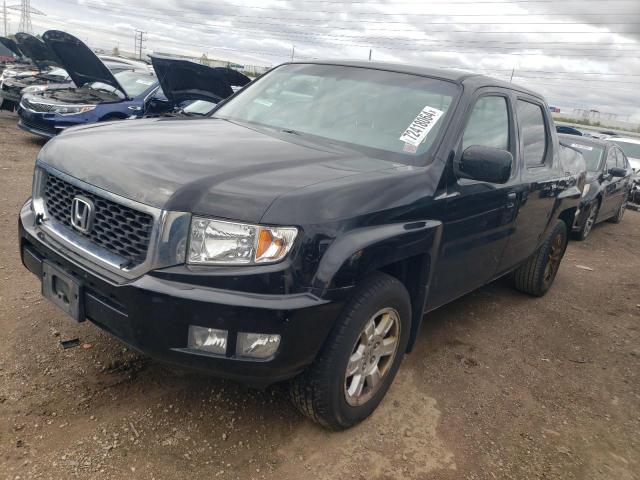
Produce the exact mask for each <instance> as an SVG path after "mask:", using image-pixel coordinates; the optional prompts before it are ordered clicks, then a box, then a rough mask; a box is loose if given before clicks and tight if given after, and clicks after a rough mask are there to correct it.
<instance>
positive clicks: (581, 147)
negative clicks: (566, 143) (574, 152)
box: [571, 143, 593, 151]
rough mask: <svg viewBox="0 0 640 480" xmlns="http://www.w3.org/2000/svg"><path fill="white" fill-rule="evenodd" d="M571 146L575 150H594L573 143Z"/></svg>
mask: <svg viewBox="0 0 640 480" xmlns="http://www.w3.org/2000/svg"><path fill="white" fill-rule="evenodd" d="M571 146H572V147H573V148H580V149H582V150H588V151H591V150H593V147H590V146H588V145H580V144H579V143H572V144H571Z"/></svg>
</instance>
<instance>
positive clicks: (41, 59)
mask: <svg viewBox="0 0 640 480" xmlns="http://www.w3.org/2000/svg"><path fill="white" fill-rule="evenodd" d="M16 40H17V43H18V46H19V48H20V50H21V51H22V53H24V54H25V55H26V56H27V58H29V59H31V61H32V62H33V63H34V65H35V66H36V67H38V69H39V70H40V71H43V70H45V69H47V68H49V67H54V66H60V64H59V63H58V60H57V59H56V57H55V55H54V54H53V52H52V51H51V50H50V49H49V47H47V45H46V44H45V43H44V42H43V41H42V40H40V39H39V38H37V37H34V36H33V35H30V34H28V33H24V32H19V33H16Z"/></svg>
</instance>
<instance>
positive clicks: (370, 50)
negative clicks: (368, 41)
mask: <svg viewBox="0 0 640 480" xmlns="http://www.w3.org/2000/svg"><path fill="white" fill-rule="evenodd" d="M372 51H373V49H372V48H370V49H369V61H371V52H372Z"/></svg>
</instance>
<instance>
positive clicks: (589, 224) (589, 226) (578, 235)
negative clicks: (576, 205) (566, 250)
mask: <svg viewBox="0 0 640 480" xmlns="http://www.w3.org/2000/svg"><path fill="white" fill-rule="evenodd" d="M599 210H600V202H598V201H597V200H595V201H594V202H593V203H592V204H591V205H590V206H589V212H588V214H587V218H585V220H584V223H583V224H582V227H580V230H578V231H577V232H575V233H574V234H573V236H574V238H575V239H576V240H580V241H582V240H585V239H586V238H587V237H588V236H589V234H590V233H591V230H593V227H595V225H596V220H597V219H598V211H599Z"/></svg>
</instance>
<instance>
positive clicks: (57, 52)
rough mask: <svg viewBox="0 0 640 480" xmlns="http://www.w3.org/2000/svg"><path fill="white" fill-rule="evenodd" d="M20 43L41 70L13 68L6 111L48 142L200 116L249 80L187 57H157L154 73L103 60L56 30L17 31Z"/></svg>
mask: <svg viewBox="0 0 640 480" xmlns="http://www.w3.org/2000/svg"><path fill="white" fill-rule="evenodd" d="M5 40H9V39H5ZM16 40H17V44H15V45H16V47H15V48H16V49H17V51H19V52H20V54H21V56H22V58H28V59H30V61H31V62H32V65H33V66H36V67H37V68H38V70H37V71H35V70H33V66H32V70H24V69H23V70H20V71H18V70H15V74H14V73H13V72H14V70H9V71H10V72H12V75H11V76H10V77H6V78H3V81H2V85H1V86H0V96H1V98H2V101H3V106H4V108H7V109H11V110H13V108H14V107H16V106H17V107H18V108H17V113H18V116H19V123H18V126H19V127H20V128H22V129H23V130H26V131H28V132H30V133H33V134H35V135H38V136H41V137H46V138H51V137H53V136H55V135H57V134H59V133H60V132H62V131H63V130H66V129H67V128H70V127H73V126H77V125H85V124H91V123H96V122H107V121H113V120H124V119H128V118H142V117H146V116H157V115H165V114H171V115H176V114H182V113H184V114H185V115H187V116H193V115H203V114H206V113H208V112H210V111H211V110H212V109H213V107H214V106H215V104H216V103H218V102H219V101H220V100H223V99H225V98H227V97H228V96H230V95H232V94H233V92H234V87H235V88H239V87H242V86H244V85H246V84H247V83H249V82H250V79H249V78H248V77H246V76H245V75H243V74H241V73H239V72H237V71H235V70H232V69H229V68H210V67H207V66H204V65H199V64H196V63H193V62H188V61H185V60H177V59H171V58H160V57H154V58H153V59H152V65H153V68H150V67H148V66H147V65H145V64H143V63H141V62H134V61H127V60H124V59H119V58H118V57H112V56H105V57H102V58H99V57H98V56H96V55H95V54H94V53H93V51H91V49H90V48H89V47H87V46H86V45H85V44H84V43H83V42H82V41H81V40H79V39H78V38H76V37H74V36H73V35H70V34H68V33H66V32H61V31H58V30H49V31H47V32H45V33H44V35H43V36H42V40H40V39H38V38H36V37H34V36H32V35H28V34H17V35H16ZM11 42H12V41H10V42H7V44H8V45H11V44H12V43H11ZM8 69H11V67H6V68H5V72H7V70H8ZM194 102H198V104H197V105H192V104H193V103H194Z"/></svg>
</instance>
